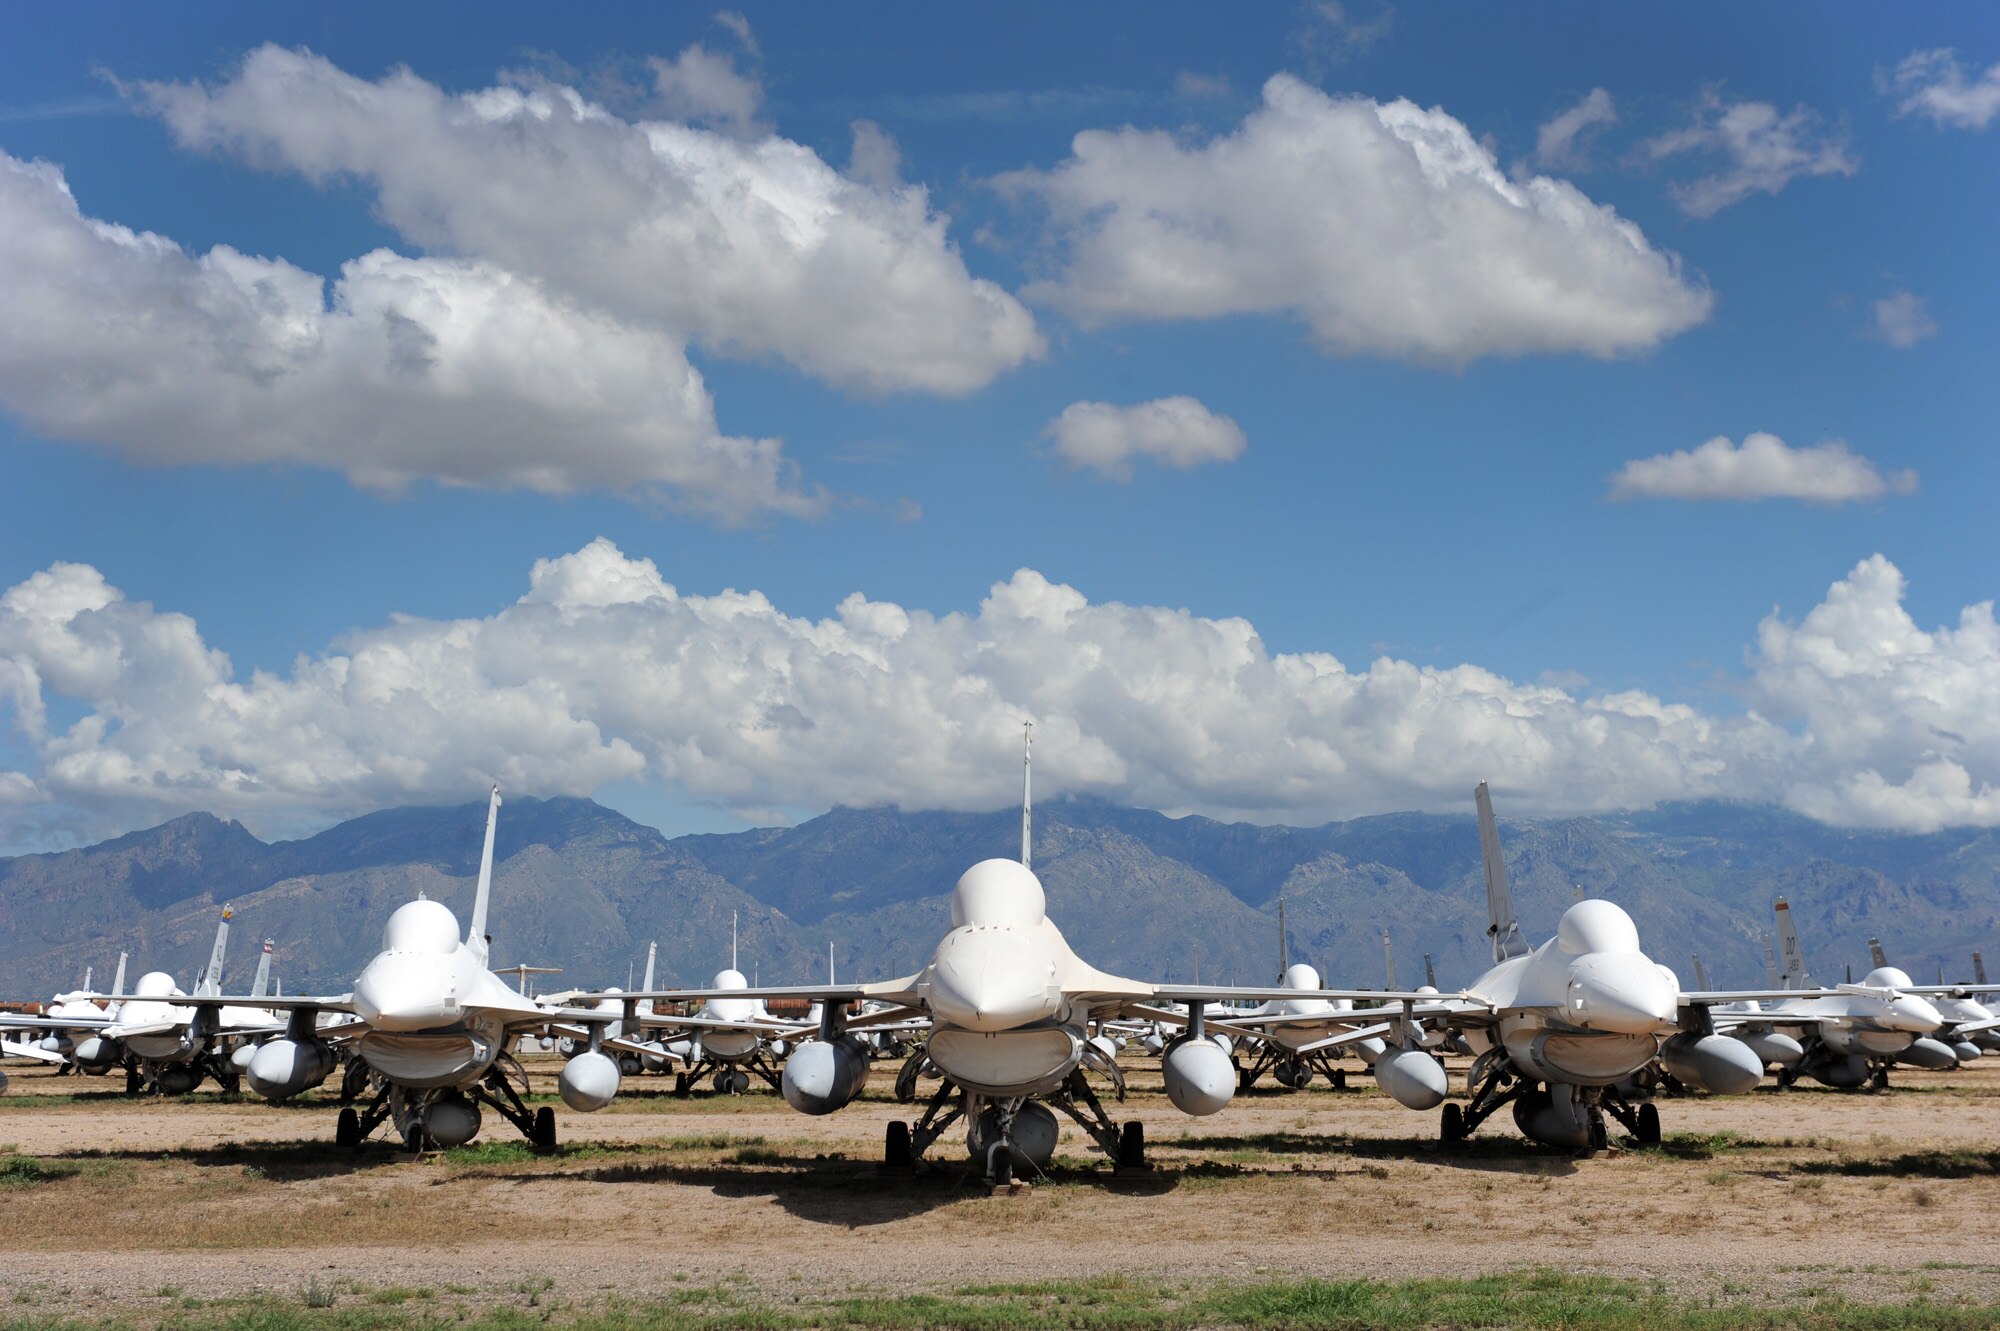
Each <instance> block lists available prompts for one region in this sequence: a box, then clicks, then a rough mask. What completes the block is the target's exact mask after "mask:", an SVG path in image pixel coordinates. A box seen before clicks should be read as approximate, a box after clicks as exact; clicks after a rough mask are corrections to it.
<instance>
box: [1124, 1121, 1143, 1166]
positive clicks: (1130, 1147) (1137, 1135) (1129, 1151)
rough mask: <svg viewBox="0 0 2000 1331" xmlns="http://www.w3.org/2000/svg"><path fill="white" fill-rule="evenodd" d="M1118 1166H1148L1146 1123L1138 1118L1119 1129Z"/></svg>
mask: <svg viewBox="0 0 2000 1331" xmlns="http://www.w3.org/2000/svg"><path fill="white" fill-rule="evenodd" d="M1118 1167H1119V1168H1120V1169H1144V1168H1145V1167H1146V1125H1145V1124H1144V1123H1141V1122H1140V1121H1139V1120H1138V1119H1136V1118H1135V1119H1133V1120H1132V1121H1131V1122H1129V1123H1127V1124H1126V1125H1125V1126H1124V1127H1122V1128H1120V1129H1119V1130H1118Z"/></svg>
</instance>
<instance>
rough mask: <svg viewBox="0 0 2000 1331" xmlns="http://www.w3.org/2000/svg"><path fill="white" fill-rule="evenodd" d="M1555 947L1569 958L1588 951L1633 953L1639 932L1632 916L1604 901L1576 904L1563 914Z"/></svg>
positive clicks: (1595, 900)
mask: <svg viewBox="0 0 2000 1331" xmlns="http://www.w3.org/2000/svg"><path fill="white" fill-rule="evenodd" d="M1556 946H1558V947H1560V948H1561V949H1562V950H1563V951H1565V952H1567V953H1569V954H1570V955H1571V956H1573V957H1581V956H1585V955H1588V954H1589V953H1592V952H1637V951H1638V950H1639V930H1638V928H1637V927H1636V926H1635V925H1634V924H1633V923H1632V917H1631V916H1630V915H1627V914H1626V913H1625V912H1624V911H1622V910H1620V909H1619V908H1618V907H1617V906H1614V905H1612V904H1611V903H1610V902H1608V901H1600V900H1598V899H1596V898H1592V899H1590V900H1587V901H1579V902H1577V903H1576V904H1575V905H1574V906H1571V907H1570V908H1569V909H1568V910H1566V911H1564V912H1563V917H1562V923H1561V924H1559V925H1557V926H1556Z"/></svg>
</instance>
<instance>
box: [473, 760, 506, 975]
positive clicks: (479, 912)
mask: <svg viewBox="0 0 2000 1331" xmlns="http://www.w3.org/2000/svg"><path fill="white" fill-rule="evenodd" d="M499 825H500V787H499V786H498V785H497V784H496V785H495V786H494V787H493V794H492V796H491V797H490V798H489V799H488V800H487V802H486V845H485V846H484V847H483V848H482V849H481V850H480V852H479V886H478V887H477V888H476V889H475V890H474V891H473V894H472V923H471V924H470V925H469V926H467V928H466V931H465V947H466V950H467V951H469V952H471V953H472V955H473V957H474V958H475V959H477V960H478V962H479V964H480V966H481V967H482V968H484V967H485V965H486V955H487V947H486V903H487V902H488V901H490V900H491V899H492V897H493V829H494V828H496V827H498V826H499Z"/></svg>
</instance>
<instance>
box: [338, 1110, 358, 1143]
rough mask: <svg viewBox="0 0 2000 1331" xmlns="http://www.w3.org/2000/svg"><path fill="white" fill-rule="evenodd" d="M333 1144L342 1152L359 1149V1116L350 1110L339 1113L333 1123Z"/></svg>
mask: <svg viewBox="0 0 2000 1331" xmlns="http://www.w3.org/2000/svg"><path fill="white" fill-rule="evenodd" d="M333 1144H334V1145H335V1146H338V1147H339V1148H340V1149H341V1150H343V1151H358V1150H360V1149H361V1115H359V1114H357V1113H355V1112H354V1110H353V1109H351V1108H349V1109H343V1110H341V1111H340V1117H339V1118H337V1119H335V1120H334V1122H333Z"/></svg>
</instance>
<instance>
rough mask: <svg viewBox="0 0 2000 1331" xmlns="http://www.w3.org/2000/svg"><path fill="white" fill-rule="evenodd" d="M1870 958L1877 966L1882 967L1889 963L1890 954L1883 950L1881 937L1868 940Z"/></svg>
mask: <svg viewBox="0 0 2000 1331" xmlns="http://www.w3.org/2000/svg"><path fill="white" fill-rule="evenodd" d="M1868 959H1869V960H1870V961H1871V962H1873V963H1874V964H1875V965H1876V966H1877V967H1882V966H1886V965H1888V964H1889V956H1888V954H1887V953H1886V952H1884V951H1883V950H1882V940H1881V939H1879V938H1871V939H1869V940H1868Z"/></svg>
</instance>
